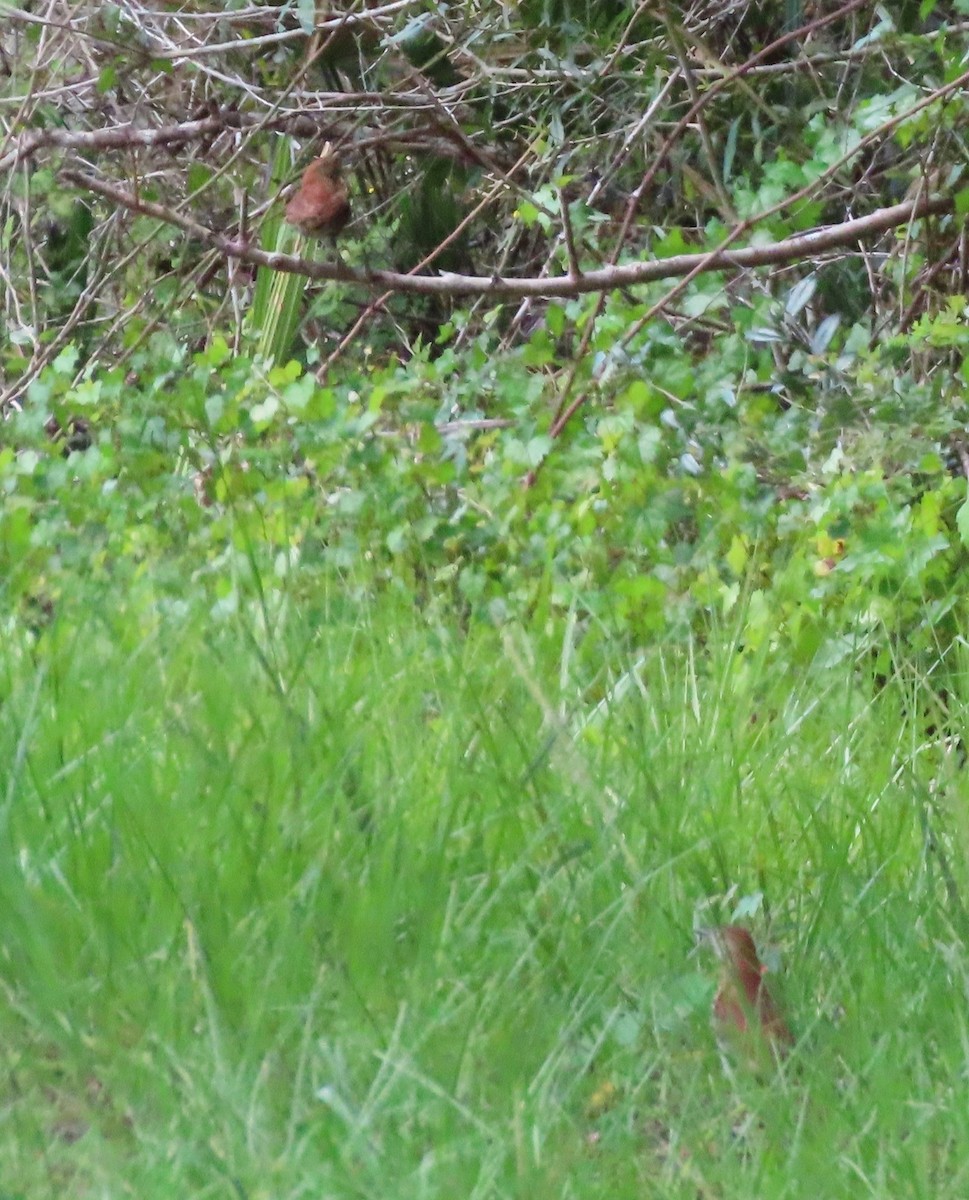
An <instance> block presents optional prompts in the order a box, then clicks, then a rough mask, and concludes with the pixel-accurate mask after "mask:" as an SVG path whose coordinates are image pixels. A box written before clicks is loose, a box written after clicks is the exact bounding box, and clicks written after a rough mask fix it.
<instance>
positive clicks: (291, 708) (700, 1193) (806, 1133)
mask: <svg viewBox="0 0 969 1200" xmlns="http://www.w3.org/2000/svg"><path fill="white" fill-rule="evenodd" d="M364 596H365V593H363V592H361V593H360V594H357V593H355V592H354V591H353V589H352V588H351V587H350V586H349V584H348V583H347V582H346V581H338V580H334V582H333V584H332V585H331V587H330V589H329V591H327V590H326V589H323V590H322V592H321V594H320V596H319V599H318V602H317V603H316V605H315V606H314V608H313V609H312V611H310V610H308V609H307V608H306V607H305V606H304V607H298V606H295V605H287V604H286V603H285V602H280V603H279V604H277V605H275V607H273V606H272V605H270V604H269V603H268V602H267V603H266V604H265V606H264V607H262V608H258V607H256V608H253V609H248V608H245V607H241V608H240V609H239V610H238V611H236V612H235V613H232V612H224V611H223V612H220V613H218V614H216V615H213V614H209V613H201V612H199V611H196V610H194V609H193V608H192V606H191V604H190V603H187V602H186V603H185V604H173V603H171V602H168V603H162V602H161V601H159V602H158V604H157V605H156V607H155V609H154V610H152V608H151V606H150V605H146V604H145V603H142V604H141V605H140V606H138V605H134V604H126V603H125V602H124V598H116V605H117V606H112V605H110V604H108V603H105V602H104V600H103V598H102V599H101V601H100V602H97V603H92V602H91V601H90V598H87V599H86V600H85V599H83V598H81V597H78V598H76V599H75V600H74V601H66V602H64V604H63V606H62V607H61V608H59V610H58V612H57V614H56V617H55V618H54V621H53V623H52V624H50V625H49V626H48V627H47V628H45V629H43V630H42V631H41V632H40V633H39V634H38V633H36V632H31V631H29V630H28V629H26V628H24V625H23V622H22V621H18V622H11V623H10V624H9V625H8V631H7V634H6V636H5V639H4V648H3V651H2V675H0V706H2V714H3V720H2V723H0V738H2V757H0V761H2V763H3V776H2V778H3V786H2V789H0V798H2V826H0V831H2V837H0V856H2V871H0V888H2V905H3V921H2V925H0V986H2V1000H3V1002H2V1009H0V1012H2V1026H0V1029H2V1047H3V1050H2V1053H3V1084H2V1104H0V1113H2V1124H0V1198H2V1200H14V1198H17V1200H21V1198H23V1200H28V1198H29V1200H36V1198H38V1197H44V1196H48V1195H49V1196H57V1197H63V1196H69V1197H78V1198H86V1197H110V1198H112V1200H113V1198H114V1197H125V1196H137V1197H141V1198H149V1200H151V1198H155V1197H158V1198H162V1197H164V1198H166V1200H168V1198H169V1197H172V1196H183V1197H188V1196H192V1197H213V1198H214V1197H226V1198H227V1200H229V1198H237V1200H277V1198H278V1200H295V1198H297V1197H314V1198H316V1197H328V1196H333V1197H401V1198H410V1197H414V1198H417V1197H428V1198H435V1197H442V1198H443V1197H448V1198H453V1197H460V1198H462V1200H470V1198H475V1200H478V1198H484V1197H504V1196H521V1197H534V1198H541V1197H550V1198H551V1197H580V1198H581V1197H600V1196H601V1197H610V1198H616V1197H630V1198H632V1197H635V1198H637V1200H641V1198H643V1197H648V1196H673V1197H680V1196H682V1197H684V1198H686V1197H689V1198H690V1200H693V1198H695V1197H738V1198H739V1197H744V1198H747V1197H751V1196H757V1197H775V1196H776V1197H780V1196H785V1197H787V1196H790V1197H801V1196H804V1197H812V1198H814V1197H818V1196H823V1197H840V1196H846V1197H848V1196H850V1197H858V1196H866V1197H885V1198H886V1200H887V1198H888V1197H897V1196H900V1195H905V1196H933V1197H960V1198H962V1197H964V1196H966V1195H967V1194H969V1177H967V1175H969V1103H967V1083H966V1080H967V1074H969V1049H967V1048H969V1022H967V1017H966V1014H967V1012H969V998H967V991H969V957H967V951H966V935H967V933H969V926H967V922H966V914H965V910H964V908H963V895H964V889H965V881H966V870H965V857H966V856H965V846H966V844H967V832H969V830H967V818H966V807H965V795H966V791H967V786H966V780H965V777H964V775H963V774H960V772H959V770H958V767H957V764H956V762H955V759H954V757H953V756H946V755H945V754H944V753H943V752H942V751H941V750H940V749H939V748H938V747H935V746H930V745H928V744H927V743H926V739H925V735H924V734H923V733H921V732H920V727H919V725H918V723H917V722H909V721H907V720H906V719H905V717H904V711H905V710H904V706H903V701H904V699H905V697H904V696H903V695H902V694H901V689H900V688H894V687H891V688H889V689H887V690H886V691H885V692H884V693H882V694H881V695H879V696H875V695H874V694H873V691H872V689H871V688H870V687H868V686H866V685H865V683H864V681H863V680H859V679H858V677H857V675H855V674H853V673H852V672H851V669H850V668H849V666H848V665H847V664H844V665H839V666H836V667H831V668H829V669H826V670H825V669H822V668H821V667H820V666H818V667H816V668H815V669H814V670H811V671H809V670H806V669H802V670H800V671H798V670H796V669H794V668H792V666H791V664H789V663H784V664H778V663H775V662H772V660H771V658H770V656H769V655H768V654H766V653H764V654H762V655H760V656H759V657H758V656H750V655H747V654H744V653H741V652H740V651H739V650H738V649H737V647H736V646H735V645H734V643H733V639H732V638H731V636H730V632H729V631H728V630H720V631H711V633H710V635H709V637H708V638H706V639H704V642H703V643H702V644H701V643H700V642H697V643H695V644H692V645H682V644H681V645H675V646H674V645H669V646H664V645H657V646H654V647H642V648H640V649H638V650H636V651H635V652H622V653H620V652H619V651H618V650H616V649H614V648H612V649H610V647H615V642H614V641H612V640H610V639H609V638H608V637H606V636H604V635H601V636H597V637H595V638H594V639H593V637H592V636H591V635H590V631H588V630H583V629H580V628H579V627H578V626H577V625H576V624H574V623H571V622H569V621H562V622H561V624H555V623H553V622H550V623H549V624H548V625H547V626H544V627H542V628H541V629H534V630H523V629H519V628H515V627H509V626H506V627H504V628H500V629H496V628H488V627H479V626H473V627H471V628H470V629H466V628H461V627H460V626H459V625H458V624H457V623H455V624H454V625H452V626H450V627H443V626H441V625H439V624H434V623H432V622H431V621H430V620H429V619H426V618H425V617H424V616H422V614H421V613H420V612H419V611H417V610H416V609H415V608H414V606H413V604H410V603H408V602H407V601H406V599H404V600H397V599H394V598H393V597H392V596H387V597H385V598H384V599H382V600H380V601H373V600H367V599H366V598H364ZM593 643H594V645H593ZM732 917H739V918H742V919H744V920H746V921H748V922H749V923H750V924H751V925H752V927H753V928H754V929H755V930H756V931H757V933H758V935H759V936H760V937H761V939H762V941H765V942H766V943H767V947H768V948H767V955H768V958H769V961H770V963H771V965H772V966H773V967H774V968H775V970H776V971H777V973H778V977H779V978H780V979H781V980H782V981H783V985H782V986H783V990H784V993H785V995H786V1003H787V1008H788V1011H789V1013H790V1018H791V1024H792V1026H793V1027H794V1028H795V1031H796V1033H797V1036H798V1047H797V1049H796V1051H795V1053H794V1056H793V1059H792V1060H791V1062H790V1063H789V1065H788V1066H787V1068H785V1070H784V1072H783V1074H780V1075H778V1077H777V1078H775V1079H772V1080H768V1081H766V1082H764V1081H757V1080H755V1079H747V1078H735V1079H731V1078H728V1077H726V1076H725V1075H724V1074H723V1071H722V1069H721V1065H720V1062H719V1059H718V1056H717V1052H716V1047H715V1043H714V1039H713V1036H712V1033H711V1030H710V1027H709V1022H708V1013H709V1005H710V999H711V995H712V992H713V988H714V977H713V966H712V964H711V963H709V962H707V961H705V960H704V959H703V958H698V957H695V956H694V955H692V954H691V950H692V945H693V933H692V930H693V927H694V925H695V924H697V923H703V922H706V923H710V922H711V921H718V920H726V919H730V918H732Z"/></svg>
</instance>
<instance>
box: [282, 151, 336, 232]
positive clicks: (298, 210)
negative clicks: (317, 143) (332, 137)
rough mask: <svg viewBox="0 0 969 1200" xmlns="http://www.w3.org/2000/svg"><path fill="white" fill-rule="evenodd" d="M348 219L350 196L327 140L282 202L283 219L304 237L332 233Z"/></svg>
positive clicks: (334, 152) (334, 153) (334, 154)
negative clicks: (292, 194) (284, 210)
mask: <svg viewBox="0 0 969 1200" xmlns="http://www.w3.org/2000/svg"><path fill="white" fill-rule="evenodd" d="M349 219H350V197H349V194H348V192H347V185H346V183H345V182H344V180H343V176H342V174H341V171H340V160H339V158H338V157H337V153H336V151H335V150H334V149H333V147H332V146H331V145H330V143H329V142H327V143H326V145H325V146H324V147H323V149H322V151H321V152H320V156H319V158H314V159H313V161H312V162H311V163H310V165H309V166H308V167H307V168H306V170H305V171H304V172H303V178H302V181H301V182H300V185H299V191H298V192H297V193H296V195H295V196H293V198H292V199H291V200H290V202H289V203H288V204H287V205H286V220H287V222H288V223H289V224H290V225H295V226H296V228H297V229H298V230H299V231H300V233H303V234H305V235H306V236H307V237H327V236H329V237H336V235H337V234H338V233H339V232H340V230H341V229H342V228H343V226H344V225H346V223H347V221H349Z"/></svg>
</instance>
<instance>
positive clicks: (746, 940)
mask: <svg viewBox="0 0 969 1200" xmlns="http://www.w3.org/2000/svg"><path fill="white" fill-rule="evenodd" d="M697 939H698V941H699V942H701V943H705V944H707V945H709V946H710V947H711V948H712V949H713V951H714V953H715V954H716V955H717V958H718V959H719V960H720V978H719V985H718V987H717V993H716V995H715V996H714V998H713V1012H712V1022H713V1028H714V1031H715V1033H716V1036H717V1044H718V1045H719V1047H720V1052H721V1056H722V1057H723V1060H724V1064H725V1066H726V1067H727V1068H728V1070H729V1068H730V1067H731V1066H732V1065H734V1064H741V1065H743V1066H745V1067H747V1068H749V1069H751V1070H753V1071H754V1072H755V1073H756V1074H758V1075H765V1074H767V1073H768V1072H769V1071H770V1069H771V1068H772V1067H776V1065H777V1064H778V1063H779V1062H780V1061H781V1060H782V1059H783V1058H784V1057H785V1056H786V1055H787V1054H788V1052H789V1051H790V1049H791V1047H792V1046H793V1045H794V1035H793V1034H792V1033H791V1029H790V1026H789V1025H788V1024H787V1021H786V1020H785V1019H784V1015H783V1013H782V1012H781V1008H780V1005H779V1004H778V1002H777V1000H776V998H775V996H774V994H773V992H772V991H771V988H770V985H769V984H768V982H767V979H766V975H767V968H766V967H765V966H764V964H763V963H762V962H761V961H760V958H759V956H758V954H757V947H756V946H755V945H754V939H753V938H752V937H751V935H750V932H749V931H748V930H747V929H745V928H744V927H743V926H742V925H720V926H717V927H715V928H713V929H700V930H698V931H697Z"/></svg>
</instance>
